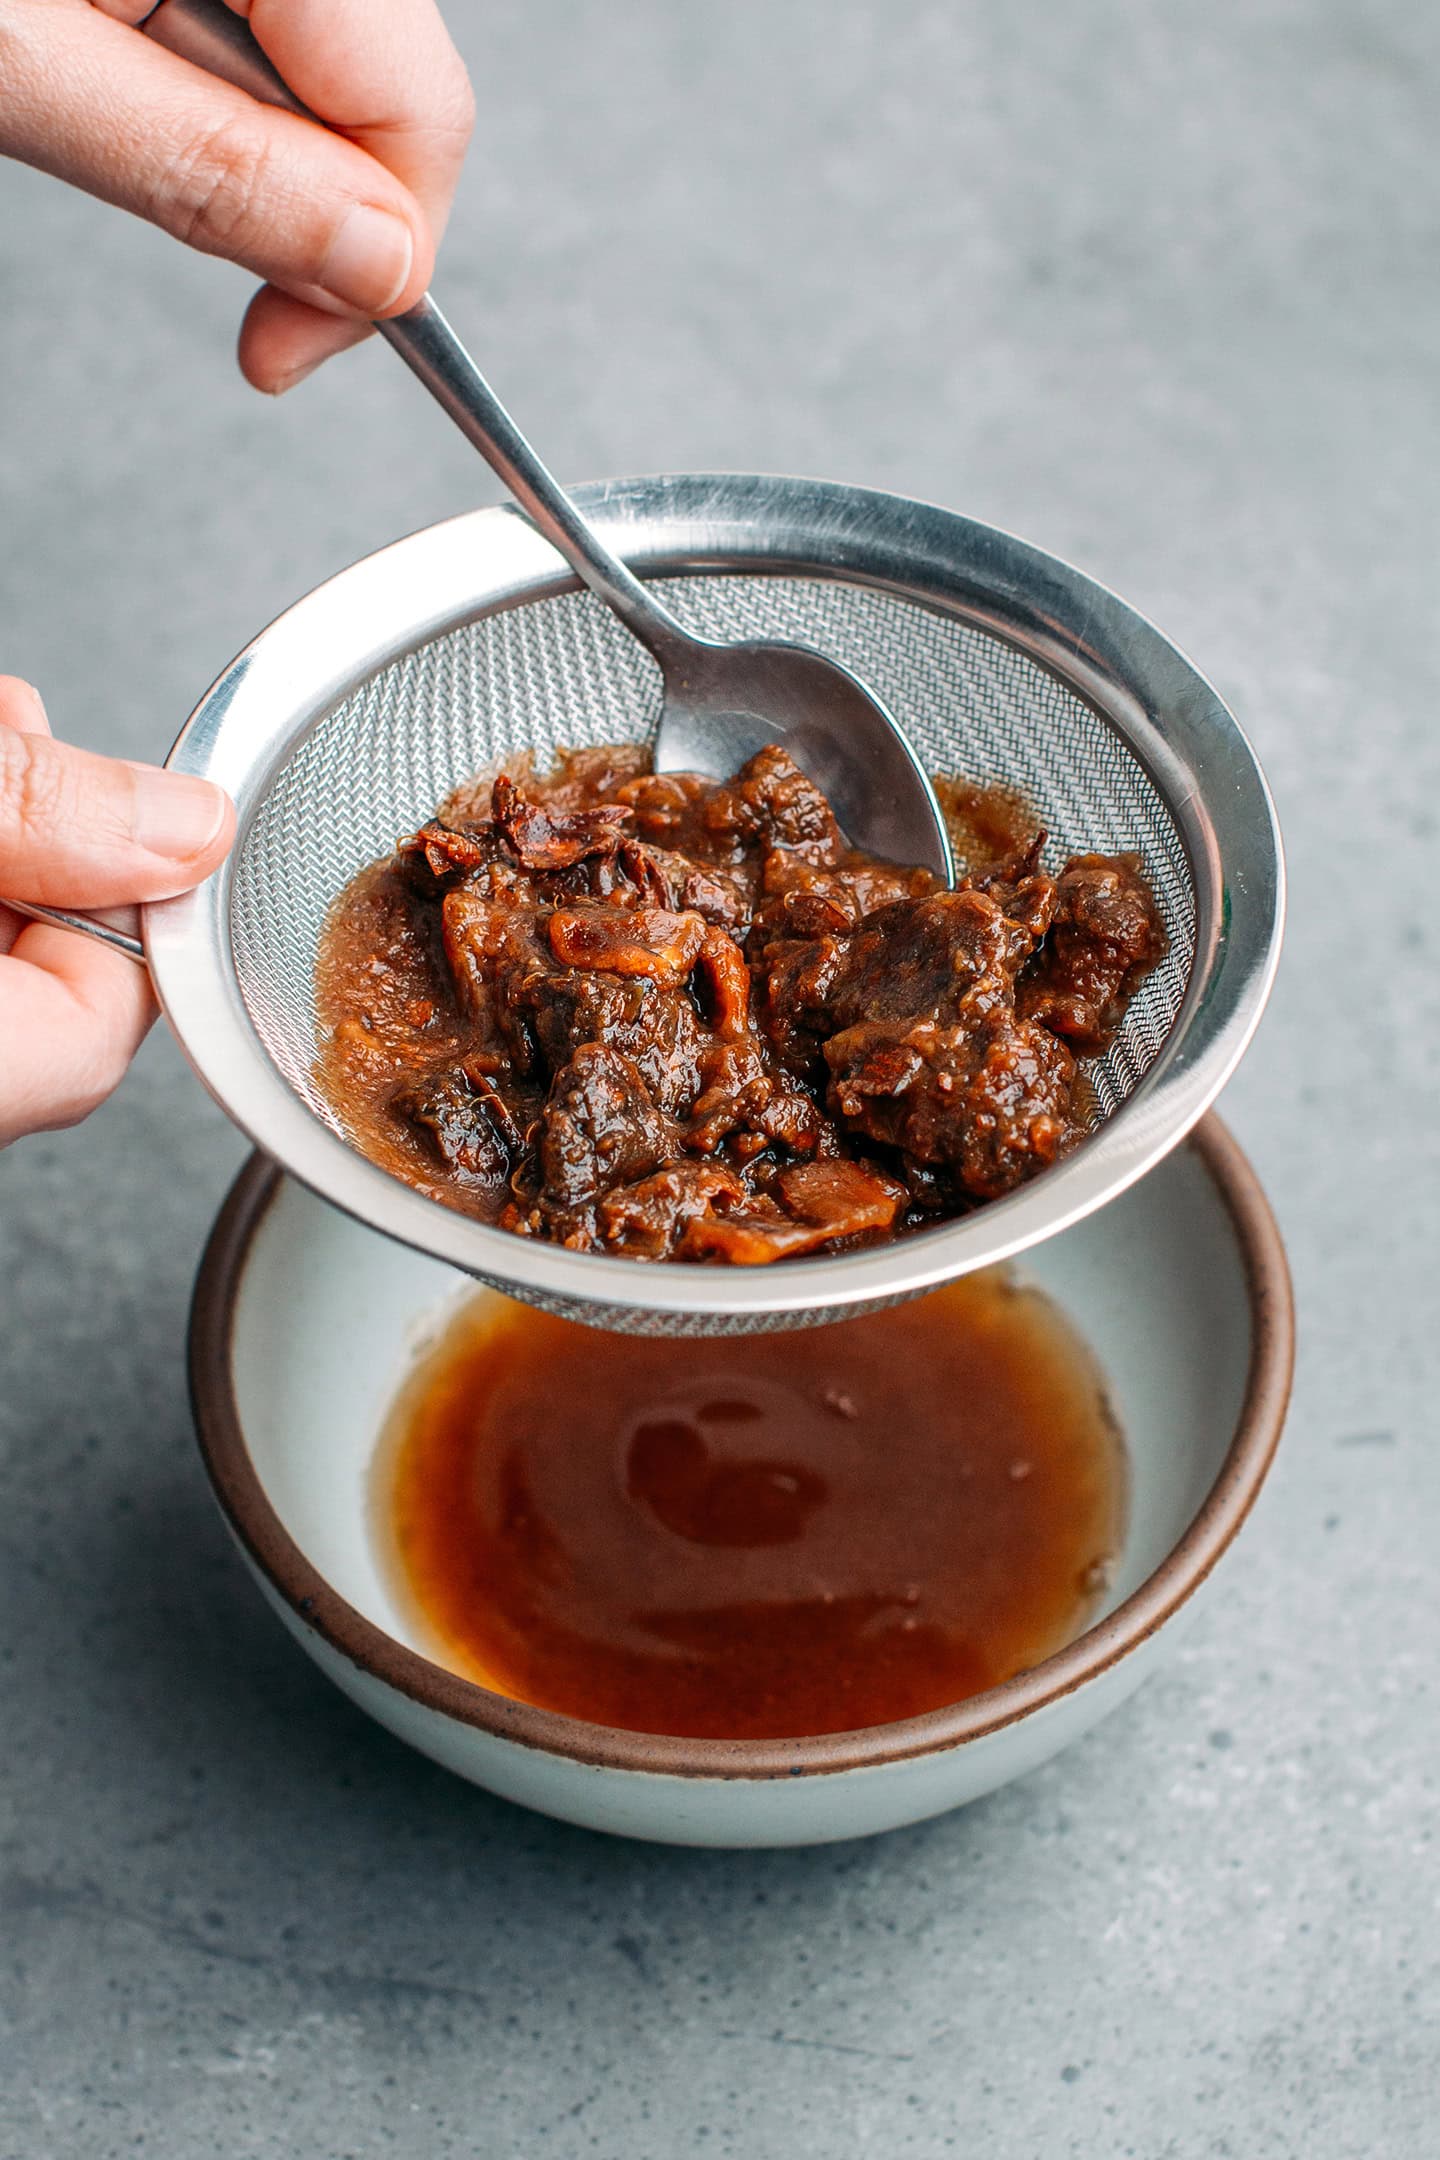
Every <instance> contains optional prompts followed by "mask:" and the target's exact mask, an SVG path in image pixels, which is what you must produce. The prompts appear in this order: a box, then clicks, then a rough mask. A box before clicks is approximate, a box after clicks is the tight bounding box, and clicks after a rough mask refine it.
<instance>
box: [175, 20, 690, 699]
mask: <svg viewBox="0 0 1440 2160" xmlns="http://www.w3.org/2000/svg"><path fill="white" fill-rule="evenodd" d="M142 27H143V29H144V31H145V35H146V36H147V37H151V38H154V39H155V41H156V43H157V44H160V45H164V46H166V47H168V49H169V50H170V51H171V52H174V53H177V54H179V56H180V57H181V58H182V59H184V60H189V61H190V62H191V63H192V64H193V65H194V66H196V67H201V68H204V69H205V71H206V73H207V74H210V75H217V76H220V77H221V78H222V79H223V80H224V81H226V82H230V83H233V84H234V85H235V87H236V88H237V89H239V90H245V91H247V92H248V93H249V95H250V96H251V97H253V98H257V99H258V100H259V101H260V103H261V104H264V105H279V106H282V107H283V108H284V109H285V110H286V111H287V112H293V113H296V114H298V115H299V116H300V117H301V118H302V119H306V120H315V121H316V125H317V126H320V127H323V126H324V122H323V121H320V120H316V116H315V114H314V113H312V112H311V111H310V109H309V108H308V106H305V105H302V104H301V102H300V100H299V99H298V98H297V97H296V96H295V95H294V93H293V91H291V90H290V89H289V87H288V86H287V85H286V84H285V83H284V82H283V81H282V79H281V77H280V76H279V75H278V74H277V73H276V71H275V69H274V68H273V67H272V66H271V65H270V62H269V61H268V60H267V59H266V57H265V55H264V53H263V52H262V51H261V49H260V47H259V45H258V44H257V43H256V41H255V39H254V37H253V36H252V34H251V32H250V30H249V29H248V28H247V26H246V24H245V23H244V21H243V20H242V19H241V17H239V16H238V15H236V14H234V13H232V11H231V10H230V9H229V8H228V7H226V6H225V5H224V0H160V4H159V6H158V7H155V8H153V9H152V11H151V13H150V14H149V15H148V16H147V17H146V18H145V21H144V24H143V25H142ZM375 327H376V329H377V330H378V331H379V332H380V335H381V336H382V337H383V338H384V339H385V340H386V341H387V343H389V344H390V345H391V346H393V347H394V349H395V351H396V352H397V353H399V355H400V357H401V359H402V360H403V361H404V362H405V364H406V366H407V367H408V368H409V369H410V370H411V372H412V374H414V375H415V376H417V377H418V378H419V380H420V381H421V382H422V383H423V384H424V385H425V388H426V389H427V390H428V391H429V392H430V395H431V396H432V397H433V398H434V400H435V402H436V403H437V404H438V405H439V406H440V407H441V409H442V410H443V411H444V412H446V413H448V414H449V416H450V418H451V419H452V420H453V421H454V422H455V425H456V426H457V427H458V428H459V429H460V432H461V433H462V434H463V435H464V436H465V437H466V439H467V441H469V442H471V443H473V445H474V447H475V448H476V449H477V450H478V451H479V452H480V454H481V456H482V457H483V458H484V459H485V460H486V462H487V463H488V464H489V465H490V466H491V467H492V469H493V470H494V471H495V472H496V473H498V475H499V476H500V478H501V479H502V480H503V481H504V483H505V485H506V487H507V488H508V489H509V490H510V493H511V494H512V495H513V496H514V497H515V499H516V501H517V502H518V503H519V504H520V505H521V507H522V509H524V510H525V511H527V512H528V514H529V515H530V517H531V518H532V519H533V520H534V522H535V524H536V525H537V526H538V527H539V528H540V531H541V532H542V533H543V534H544V535H545V538H546V539H547V540H548V541H549V542H550V544H551V546H552V547H553V548H555V549H556V550H557V551H558V552H559V553H560V554H561V555H563V556H564V558H565V560H566V562H568V563H569V565H570V567H571V569H572V570H573V571H574V572H575V574H576V576H577V577H578V578H580V579H581V581H582V582H583V583H584V584H586V585H588V586H589V588H590V590H591V591H592V592H593V593H595V594H597V595H598V597H599V598H600V599H601V600H603V601H604V602H605V604H606V606H607V607H611V608H613V609H614V610H615V613H616V614H617V615H618V616H619V617H620V620H621V621H622V622H623V623H624V624H625V625H626V627H627V628H628V629H629V630H631V631H632V632H633V633H634V635H635V636H636V637H637V638H639V640H640V642H641V644H642V645H646V646H648V647H649V649H650V651H651V652H652V653H653V654H654V655H655V657H656V659H657V660H658V661H659V662H660V664H661V666H662V667H666V666H668V665H670V664H671V662H673V661H678V660H680V659H681V657H682V655H683V653H684V652H685V650H686V649H687V648H689V647H691V646H693V644H694V643H695V640H694V639H692V638H691V636H690V634H689V632H688V631H686V630H685V629H683V628H682V626H681V625H680V623H678V622H677V621H676V619H675V617H674V616H673V615H672V614H671V613H670V611H669V609H668V608H665V607H662V606H661V604H660V602H659V601H658V600H657V599H656V598H655V597H654V595H653V594H652V593H651V592H650V591H649V590H648V589H647V588H646V587H645V586H644V585H642V584H641V582H640V580H639V578H637V577H636V576H635V573H634V572H633V571H632V570H630V569H629V568H627V566H626V565H625V564H624V563H623V562H621V560H620V558H619V557H618V556H617V555H614V554H612V553H611V551H610V549H609V548H607V547H606V545H605V543H604V542H603V541H602V540H601V538H600V536H599V534H598V533H597V532H595V531H594V529H593V527H592V526H590V525H589V524H588V523H587V521H586V520H585V519H584V518H583V517H582V516H581V515H580V512H579V511H578V510H577V509H576V508H575V505H574V504H573V503H572V502H571V500H570V498H569V496H568V495H567V494H566V493H565V490H564V489H563V488H562V487H561V486H560V484H559V482H558V481H557V480H556V479H555V477H554V475H553V474H552V473H551V472H550V471H549V470H548V469H547V467H546V466H545V465H544V463H543V462H542V461H541V459H540V458H539V457H537V455H536V453H535V451H534V450H533V449H532V448H531V446H530V444H529V443H528V442H527V440H526V439H525V437H524V436H523V435H522V434H521V432H520V430H519V428H518V427H517V426H516V425H515V422H514V421H513V420H512V419H511V417H510V415H509V413H508V412H507V411H506V410H505V407H504V406H503V405H502V404H501V402H500V400H499V398H497V397H496V395H495V393H494V391H493V390H492V389H491V388H490V385H489V384H488V383H487V382H486V380H485V378H484V376H483V375H482V374H481V373H480V370H479V368H477V367H476V365H475V363H474V361H473V360H472V359H471V358H470V355H469V353H467V352H466V350H465V347H464V346H463V345H462V344H461V342H460V340H459V338H458V337H457V336H456V335H455V332H454V331H453V330H452V329H451V327H450V325H449V323H448V322H447V321H446V319H445V317H444V316H443V315H442V314H441V312H440V310H439V308H438V307H437V306H436V305H435V302H434V301H433V300H432V299H431V298H430V295H429V294H428V293H426V294H425V296H424V297H423V298H422V299H421V300H419V301H418V302H417V303H416V305H415V306H414V307H412V308H407V309H406V311H405V313H404V314H403V315H394V316H391V317H390V318H389V319H388V320H387V321H385V322H380V323H377V324H376V326H375Z"/></svg>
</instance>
